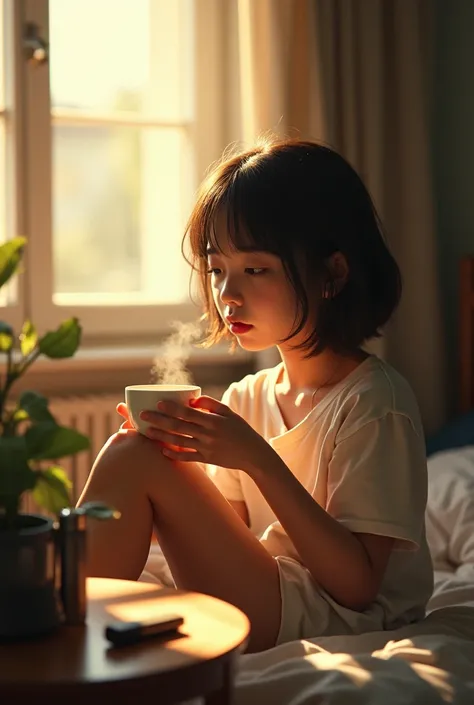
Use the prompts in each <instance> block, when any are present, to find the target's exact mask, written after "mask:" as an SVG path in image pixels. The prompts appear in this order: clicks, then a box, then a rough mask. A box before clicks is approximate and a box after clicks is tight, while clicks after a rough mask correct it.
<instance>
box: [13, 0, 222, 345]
mask: <svg viewBox="0 0 474 705" xmlns="http://www.w3.org/2000/svg"><path fill="white" fill-rule="evenodd" d="M0 2H2V17H3V21H2V25H1V27H0V32H2V33H3V35H4V36H5V37H6V36H7V35H8V36H10V37H11V38H12V39H11V42H10V44H9V43H8V41H7V42H6V43H5V42H1V45H2V46H3V47H4V52H3V57H2V59H1V63H0V74H1V76H0V118H1V123H0V212H1V213H7V217H5V218H3V220H2V222H0V238H1V239H2V240H4V239H7V238H9V237H11V236H13V235H14V234H25V235H26V236H27V238H28V248H27V259H26V271H25V274H24V275H23V276H22V277H21V278H20V279H19V284H20V286H18V287H17V289H18V291H16V289H15V282H14V283H13V285H12V287H11V288H10V290H9V291H8V296H4V299H3V300H2V301H0V306H2V307H3V309H2V311H1V312H0V317H1V318H3V319H5V320H8V321H11V322H14V323H15V322H18V321H17V319H18V320H19V318H21V317H22V316H25V315H26V316H29V317H31V318H32V319H33V320H34V321H35V323H36V325H37V326H38V328H39V329H40V331H43V330H45V329H48V328H53V327H55V326H57V325H58V323H59V322H60V321H61V320H62V319H64V318H66V317H68V316H73V315H76V316H78V317H79V318H80V320H81V322H82V324H83V327H84V339H85V340H86V341H87V340H89V341H90V342H91V343H93V342H106V341H107V340H120V341H121V342H131V341H133V340H138V339H143V340H149V341H151V342H153V341H156V340H157V336H159V335H160V334H163V333H167V332H168V330H169V323H170V322H171V321H172V320H176V319H178V320H181V321H187V320H194V319H196V317H197V315H198V310H197V309H196V307H195V306H193V305H192V304H191V303H190V300H189V268H188V266H187V265H186V263H185V262H184V260H183V259H182V256H181V253H180V243H181V237H182V233H183V230H184V225H185V222H186V219H187V217H188V215H189V211H190V208H191V206H192V202H193V198H194V194H195V191H196V188H197V186H198V183H199V181H200V180H201V178H202V175H203V173H204V171H205V169H206V167H207V166H208V165H209V164H210V163H211V162H212V161H213V160H214V159H216V158H217V157H218V156H219V154H220V153H221V151H222V149H223V147H224V146H225V145H224V144H223V142H222V140H221V138H220V135H221V134H222V129H221V126H220V117H219V115H220V113H219V111H218V110H216V109H215V106H216V101H218V97H217V94H218V87H219V82H220V79H221V74H220V71H221V70H222V69H221V68H220V62H219V61H218V60H209V59H210V54H212V53H213V52H214V53H213V56H214V59H215V57H216V51H218V50H219V40H218V27H217V24H216V18H218V16H219V12H220V9H219V7H220V6H219V0H173V2H170V1H169V0H133V2H130V0H99V1H98V0H49V1H48V0H0ZM25 36H28V37H29V38H30V40H31V39H32V38H33V39H34V40H35V41H37V42H38V43H39V45H40V43H41V42H42V41H44V42H45V47H46V51H47V54H49V56H48V57H47V60H46V61H42V57H41V56H38V54H37V55H36V57H37V58H36V60H34V59H33V60H30V61H28V60H27V57H26V54H25ZM0 40H1V36H0ZM48 46H49V51H48ZM2 78H3V80H2ZM9 86H10V89H9V88H8V87H9ZM9 90H10V94H11V95H10V94H9ZM15 97H16V100H15ZM7 152H9V153H10V156H11V159H10V160H9V159H8V158H7ZM14 186H15V189H14V188H13V187H14ZM15 193H16V194H17V196H16V197H15V195H14V194H15ZM2 206H5V207H2ZM10 206H11V208H12V213H10V214H9V215H8V208H7V207H10ZM13 211H15V214H16V215H15V218H14V217H13V216H14V213H13Z"/></svg>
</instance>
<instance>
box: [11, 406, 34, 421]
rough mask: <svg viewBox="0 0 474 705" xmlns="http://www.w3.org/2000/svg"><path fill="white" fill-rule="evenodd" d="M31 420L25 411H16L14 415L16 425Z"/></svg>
mask: <svg viewBox="0 0 474 705" xmlns="http://www.w3.org/2000/svg"><path fill="white" fill-rule="evenodd" d="M29 418H30V417H29V416H28V414H27V413H26V411H25V410H24V409H16V410H15V412H14V414H13V421H14V422H15V424H18V423H20V421H26V420H27V419H29Z"/></svg>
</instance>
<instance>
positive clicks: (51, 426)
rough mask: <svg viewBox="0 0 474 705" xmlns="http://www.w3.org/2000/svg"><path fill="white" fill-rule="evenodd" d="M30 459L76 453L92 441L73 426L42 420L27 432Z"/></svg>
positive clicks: (52, 457)
mask: <svg viewBox="0 0 474 705" xmlns="http://www.w3.org/2000/svg"><path fill="white" fill-rule="evenodd" d="M25 440H26V445H27V448H28V459H29V460H54V459H56V458H64V457H66V456H67V455H74V454H75V453H79V452H80V451H82V450H87V449H88V448H89V447H90V441H89V439H88V438H87V436H84V435H83V434H82V433H79V431H75V430H74V429H73V428H65V427H64V426H58V425H57V424H56V423H54V422H53V421H42V422H40V423H37V424H34V425H33V426H31V427H30V428H29V429H28V430H27V432H26V433H25Z"/></svg>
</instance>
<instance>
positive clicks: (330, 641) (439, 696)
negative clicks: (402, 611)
mask: <svg viewBox="0 0 474 705" xmlns="http://www.w3.org/2000/svg"><path fill="white" fill-rule="evenodd" d="M435 583H436V588H435V592H434V595H433V598H432V600H431V601H430V604H429V609H430V610H431V611H430V613H429V614H428V616H427V617H426V619H425V620H423V622H421V623H419V624H415V625H410V626H408V627H405V628H403V629H399V630H397V631H393V632H374V633H370V634H362V635H358V636H341V637H324V638H319V639H308V640H301V641H295V642H291V643H289V644H282V645H281V646H278V647H276V648H274V649H270V650H268V651H265V652H263V653H260V654H249V655H244V656H242V657H240V661H239V668H238V673H237V681H236V696H235V705H310V704H311V705H316V704H321V705H322V704H323V703H324V705H402V704H403V705H415V704H416V705H418V703H419V704H420V705H435V704H436V705H438V704H439V705H441V704H442V703H451V704H452V705H473V704H474V568H468V567H466V566H463V570H460V571H458V572H457V573H447V572H442V573H441V572H440V573H436V581H435Z"/></svg>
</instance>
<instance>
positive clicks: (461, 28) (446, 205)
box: [433, 0, 474, 407]
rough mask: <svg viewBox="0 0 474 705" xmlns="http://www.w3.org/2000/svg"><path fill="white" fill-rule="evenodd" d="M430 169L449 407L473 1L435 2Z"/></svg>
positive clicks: (471, 182)
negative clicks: (431, 158) (436, 226)
mask: <svg viewBox="0 0 474 705" xmlns="http://www.w3.org/2000/svg"><path fill="white" fill-rule="evenodd" d="M435 8H436V46H435V68H434V86H433V88H434V105H433V110H434V115H433V168H434V192H435V206H436V216H437V224H438V240H439V262H440V273H441V284H442V291H443V305H444V319H445V326H446V342H447V354H448V363H449V371H450V373H451V374H452V376H453V377H452V379H453V384H452V385H450V389H451V406H452V407H453V405H454V402H455V395H456V393H457V389H456V387H457V377H456V376H455V375H456V374H457V369H456V368H457V308H458V300H457V293H458V292H457V283H458V274H457V267H458V260H459V257H460V256H462V255H464V254H474V41H473V37H474V0H436V2H435Z"/></svg>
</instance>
